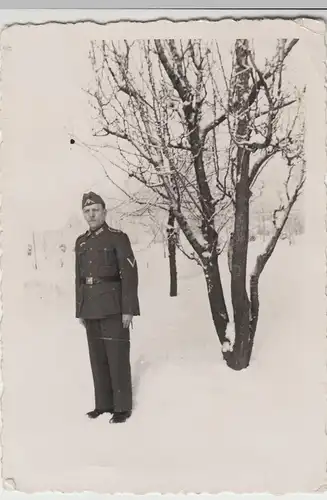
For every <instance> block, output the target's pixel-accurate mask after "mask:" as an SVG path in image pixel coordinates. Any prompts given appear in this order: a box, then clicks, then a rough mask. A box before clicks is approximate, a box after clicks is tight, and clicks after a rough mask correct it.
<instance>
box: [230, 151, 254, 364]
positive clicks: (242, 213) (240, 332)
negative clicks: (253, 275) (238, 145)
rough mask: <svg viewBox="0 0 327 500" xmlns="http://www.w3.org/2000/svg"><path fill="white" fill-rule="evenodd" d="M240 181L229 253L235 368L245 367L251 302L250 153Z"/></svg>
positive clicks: (243, 159)
mask: <svg viewBox="0 0 327 500" xmlns="http://www.w3.org/2000/svg"><path fill="white" fill-rule="evenodd" d="M240 162H241V169H242V171H241V175H240V180H239V182H238V183H237V185H236V206H235V223H234V241H233V253H232V275H231V295H232V304H233V311H234V324H235V344H234V349H233V357H234V365H235V366H234V369H236V370H242V369H244V368H247V366H248V365H249V362H250V358H249V354H250V351H249V340H250V301H249V298H248V294H247V291H246V279H247V254H248V244H249V243H248V242H249V190H248V183H247V179H248V171H249V153H248V152H244V154H243V158H242V159H240Z"/></svg>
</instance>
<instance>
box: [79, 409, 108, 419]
mask: <svg viewBox="0 0 327 500" xmlns="http://www.w3.org/2000/svg"><path fill="white" fill-rule="evenodd" d="M113 412H114V410H113V409H112V408H110V409H108V410H98V409H97V408H95V409H94V410H92V411H89V412H88V413H87V414H86V415H87V416H88V417H89V418H93V419H94V418H98V417H100V415H103V414H104V413H113Z"/></svg>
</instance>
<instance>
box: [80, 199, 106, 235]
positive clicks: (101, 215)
mask: <svg viewBox="0 0 327 500" xmlns="http://www.w3.org/2000/svg"><path fill="white" fill-rule="evenodd" d="M83 215H84V218H85V220H86V222H87V223H88V225H89V227H90V229H92V230H96V229H98V228H99V227H100V226H102V224H103V223H104V221H105V220H106V215H107V211H106V210H105V209H104V208H103V206H102V205H101V203H95V204H94V205H89V206H87V207H85V208H84V209H83Z"/></svg>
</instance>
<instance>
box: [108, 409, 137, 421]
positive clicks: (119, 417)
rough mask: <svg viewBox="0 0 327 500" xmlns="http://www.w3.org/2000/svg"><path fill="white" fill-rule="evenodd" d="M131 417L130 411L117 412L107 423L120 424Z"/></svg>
mask: <svg viewBox="0 0 327 500" xmlns="http://www.w3.org/2000/svg"><path fill="white" fill-rule="evenodd" d="M131 415H132V412H131V411H119V412H115V413H114V414H113V416H112V417H111V419H110V420H109V422H110V423H111V424H120V423H123V422H126V420H127V419H128V418H129V417H130V416H131Z"/></svg>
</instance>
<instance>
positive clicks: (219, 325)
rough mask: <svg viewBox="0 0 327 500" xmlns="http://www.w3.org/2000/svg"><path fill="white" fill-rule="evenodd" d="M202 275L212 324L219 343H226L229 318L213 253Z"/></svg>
mask: <svg viewBox="0 0 327 500" xmlns="http://www.w3.org/2000/svg"><path fill="white" fill-rule="evenodd" d="M204 275H205V280H206V284H207V291H208V299H209V305H210V310H211V315H212V319H213V323H214V325H215V329H216V333H217V335H218V338H219V341H220V343H221V344H223V343H224V342H225V341H226V327H227V324H228V322H229V318H228V312H227V307H226V303H225V298H224V292H223V288H222V283H221V277H220V271H219V266H218V260H217V253H216V252H215V251H214V252H213V254H212V256H211V257H210V259H209V260H207V261H206V263H205V265H204Z"/></svg>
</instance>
